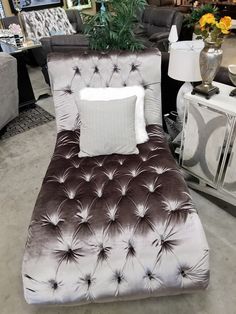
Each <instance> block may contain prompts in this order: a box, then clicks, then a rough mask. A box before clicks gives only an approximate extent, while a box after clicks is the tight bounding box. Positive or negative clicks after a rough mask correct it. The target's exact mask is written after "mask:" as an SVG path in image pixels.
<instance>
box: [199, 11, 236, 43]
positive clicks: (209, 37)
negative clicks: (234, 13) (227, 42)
mask: <svg viewBox="0 0 236 314" xmlns="http://www.w3.org/2000/svg"><path fill="white" fill-rule="evenodd" d="M231 26H232V20H231V17H230V16H224V17H222V18H218V17H217V16H215V15H214V14H213V13H206V14H204V15H203V16H202V17H201V18H200V19H199V21H198V22H197V24H196V27H195V30H194V33H195V34H196V35H197V39H203V40H205V41H208V42H215V43H216V44H218V45H221V44H222V41H223V38H224V36H225V35H228V34H229V33H230V28H231Z"/></svg>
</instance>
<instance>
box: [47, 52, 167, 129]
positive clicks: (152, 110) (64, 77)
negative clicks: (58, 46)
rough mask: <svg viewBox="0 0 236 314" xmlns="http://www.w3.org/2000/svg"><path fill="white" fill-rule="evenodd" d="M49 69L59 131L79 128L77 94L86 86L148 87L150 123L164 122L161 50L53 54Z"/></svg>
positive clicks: (146, 101) (146, 102)
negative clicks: (131, 52)
mask: <svg viewBox="0 0 236 314" xmlns="http://www.w3.org/2000/svg"><path fill="white" fill-rule="evenodd" d="M48 70H49V75H50V77H51V87H52V91H53V99H54V104H55V110H56V117H57V127H58V131H61V130H73V129H75V128H76V127H77V120H76V117H77V113H78V110H77V106H76V102H75V99H76V96H77V93H78V92H79V90H80V89H82V88H84V87H122V86H133V85H142V86H143V87H144V88H145V108H144V113H145V119H146V122H147V124H160V125H161V124H162V114H161V54H160V52H159V51H158V50H157V49H152V50H145V51H143V52H140V53H134V54H130V53H129V52H120V53H116V52H113V53H110V54H108V53H107V54H105V53H97V52H92V51H91V52H86V53H79V52H78V53H74V54H60V53H58V54H53V58H51V57H50V56H49V60H48Z"/></svg>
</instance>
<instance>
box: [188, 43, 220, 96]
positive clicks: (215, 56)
mask: <svg viewBox="0 0 236 314" xmlns="http://www.w3.org/2000/svg"><path fill="white" fill-rule="evenodd" d="M222 57H223V50H222V49H221V43H216V42H210V41H207V40H205V41H204V48H203V49H202V51H201V52H200V59H199V62H200V73H201V77H202V84H201V85H198V86H196V87H195V88H194V90H193V94H194V93H195V92H197V93H201V94H204V95H205V96H206V98H207V99H209V98H210V97H211V96H212V95H214V94H218V93H219V88H218V87H215V86H214V85H212V81H213V80H214V78H215V76H216V73H217V71H218V69H219V67H220V65H221V62H222Z"/></svg>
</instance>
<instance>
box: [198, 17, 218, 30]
mask: <svg viewBox="0 0 236 314" xmlns="http://www.w3.org/2000/svg"><path fill="white" fill-rule="evenodd" d="M199 24H200V27H201V28H204V27H205V25H206V24H211V25H215V24H216V20H215V17H214V15H213V14H212V13H207V14H204V15H203V16H202V17H201V18H200V20H199Z"/></svg>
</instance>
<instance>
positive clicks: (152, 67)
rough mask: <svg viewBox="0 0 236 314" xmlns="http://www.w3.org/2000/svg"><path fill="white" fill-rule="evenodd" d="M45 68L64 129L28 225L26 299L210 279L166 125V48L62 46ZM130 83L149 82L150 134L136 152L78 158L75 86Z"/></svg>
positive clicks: (174, 287)
mask: <svg viewBox="0 0 236 314" xmlns="http://www.w3.org/2000/svg"><path fill="white" fill-rule="evenodd" d="M48 69H49V75H50V80H51V87H52V91H53V98H54V104H55V110H56V122H57V129H58V136H57V142H56V147H55V151H54V154H53V156H52V160H51V162H50V165H49V168H48V170H47V173H46V176H45V178H44V180H43V184H42V188H41V191H40V193H39V196H38V199H37V202H36V205H35V208H34V211H33V215H32V219H31V222H30V226H29V234H28V239H27V243H26V248H25V254H24V259H23V267H22V278H23V285H24V295H25V299H26V301H27V302H28V303H30V304H71V303H74V304H84V303H89V302H109V301H116V300H130V299H140V298H148V297H157V296H161V295H173V294H180V293H187V292H193V291H196V290H201V289H205V288H207V286H208V281H209V249H208V244H207V241H206V238H205V234H204V231H203V228H202V225H201V222H200V219H199V217H198V214H197V211H196V208H195V206H194V204H193V203H192V199H191V196H190V194H189V191H188V188H187V185H186V183H185V181H184V179H183V176H182V174H181V172H180V170H179V168H178V166H177V164H176V162H175V160H174V159H173V157H172V155H171V153H170V150H169V148H168V144H167V142H166V140H165V136H164V132H163V129H162V113H161V55H160V52H159V51H158V50H156V49H153V50H146V51H143V52H139V53H127V52H122V53H115V52H113V53H109V54H108V53H107V54H99V53H94V52H89V53H72V54H62V53H56V54H52V55H50V57H49V60H48ZM131 85H142V86H143V87H144V89H145V109H144V114H145V119H146V123H147V132H148V136H149V140H148V141H147V142H145V143H143V144H140V145H138V149H139V154H136V155H117V154H113V155H107V156H98V157H85V158H79V157H78V153H79V151H80V147H79V137H80V130H79V123H78V108H77V105H79V104H78V103H76V99H77V95H78V92H79V90H81V89H82V88H84V87H108V86H109V87H123V86H131ZM107 131H108V132H109V130H107Z"/></svg>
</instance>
